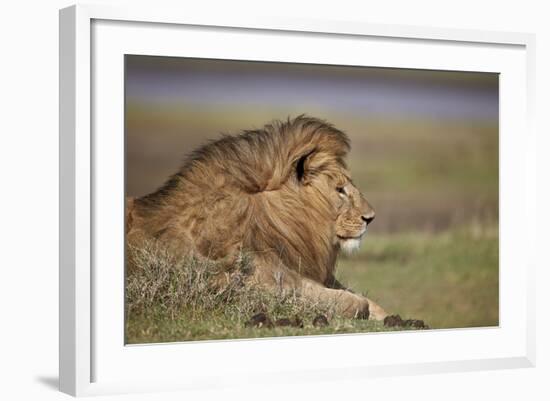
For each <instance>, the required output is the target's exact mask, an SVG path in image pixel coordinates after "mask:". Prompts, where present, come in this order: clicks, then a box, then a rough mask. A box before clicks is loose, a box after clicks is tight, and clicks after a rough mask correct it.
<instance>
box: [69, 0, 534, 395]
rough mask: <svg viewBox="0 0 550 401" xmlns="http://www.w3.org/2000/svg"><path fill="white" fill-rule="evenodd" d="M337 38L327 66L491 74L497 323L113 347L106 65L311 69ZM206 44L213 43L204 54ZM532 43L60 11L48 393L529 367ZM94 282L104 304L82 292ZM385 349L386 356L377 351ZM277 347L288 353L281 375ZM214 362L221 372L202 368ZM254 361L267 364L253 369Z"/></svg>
mask: <svg viewBox="0 0 550 401" xmlns="http://www.w3.org/2000/svg"><path fill="white" fill-rule="evenodd" d="M178 35H196V36H193V39H194V40H195V41H196V43H200V46H198V47H197V48H192V47H187V48H186V47H185V46H181V45H180V46H178V45H177V43H178V42H177V39H178V37H179V36H178ZM254 35H261V39H262V41H263V42H264V45H263V46H261V47H263V48H265V49H267V50H270V49H271V50H270V52H267V50H264V52H262V50H261V47H260V46H256V47H255V46H254V45H252V44H251V43H253V42H254V40H253V39H254ZM187 37H190V36H187ZM256 39H257V38H256ZM289 39H292V41H293V42H296V43H304V44H306V45H308V46H309V45H311V47H308V48H311V49H312V51H311V52H309V53H308V52H300V53H301V54H302V55H301V56H297V53H293V52H292V46H290V45H289V46H288V48H289V49H290V50H289V51H288V53H280V54H274V53H276V49H277V48H279V47H283V46H277V44H281V45H282V44H283V42H282V41H285V43H284V45H287V44H289V43H287V42H288V40H289ZM334 39H337V40H338V41H339V43H338V47H337V48H336V47H334V51H333V52H329V53H331V54H330V55H327V56H326V57H334V58H333V59H330V60H329V59H328V58H324V59H321V58H319V59H318V60H317V62H319V63H321V62H327V61H333V60H346V58H347V59H348V62H349V63H354V64H358V65H367V64H365V63H366V62H368V63H369V64H368V65H372V63H373V61H372V60H375V62H376V63H377V65H379V66H387V67H409V68H431V69H459V70H469V69H470V70H483V71H491V72H498V73H500V74H501V76H502V80H501V98H500V102H501V103H500V110H501V115H500V117H501V132H500V135H501V147H500V156H501V158H500V163H501V164H500V174H501V177H500V183H501V186H500V191H501V192H500V199H501V225H500V229H501V243H500V247H501V253H500V259H501V276H500V281H501V282H500V290H501V291H500V305H501V324H500V326H499V327H498V328H479V329H461V330H440V331H428V332H418V333H412V332H411V333H393V334H376V335H374V334H369V335H361V334H357V335H344V336H342V335H338V336H316V337H306V338H282V339H261V340H246V341H212V342H199V343H194V344H190V343H187V344H167V345H151V346H132V347H128V346H126V347H125V346H124V343H123V342H121V341H120V336H122V333H120V328H121V327H123V326H122V324H123V322H122V321H120V320H121V318H120V317H121V313H122V308H123V305H122V304H121V303H120V301H121V300H122V299H121V294H122V291H123V288H121V287H120V283H121V281H120V280H121V275H120V271H123V266H121V263H120V262H121V259H120V258H121V255H122V243H121V242H120V238H121V235H122V230H119V228H120V227H121V226H120V224H121V223H122V222H123V220H121V216H123V213H122V211H123V199H124V197H123V188H122V187H121V186H120V183H121V181H120V177H121V176H122V175H123V172H122V170H123V168H122V170H121V166H122V167H123V165H121V161H123V152H122V153H121V149H122V148H121V144H122V143H123V141H122V136H123V132H122V131H121V124H122V121H123V120H122V118H121V117H122V116H123V108H122V107H121V104H120V99H121V97H120V96H121V82H122V78H123V77H122V76H121V75H120V72H121V70H120V65H121V64H120V63H121V60H120V58H119V57H118V56H119V55H121V54H124V53H125V52H132V53H133V54H140V52H144V54H159V55H187V54H189V55H192V56H195V57H197V56H198V57H200V56H203V57H204V56H206V55H210V56H216V57H217V58H228V57H232V58H241V59H255V60H278V61H281V60H285V61H309V62H312V61H313V62H315V61H316V58H317V57H318V55H317V53H315V51H314V50H315V46H319V45H320V44H321V43H322V44H323V45H327V46H334V45H333V44H332V45H331V43H330V42H331V40H334ZM219 40H223V43H224V46H223V47H222V46H217V44H216V41H219ZM132 41H133V42H132ZM239 41H243V42H239ZM248 41H249V42H248ZM300 41H302V42H300ZM534 41H535V39H534V35H530V34H523V33H506V32H484V31H471V30H459V29H438V28H427V27H415V26H391V25H374V24H367V23H359V22H345V21H316V20H295V19H292V18H284V19H276V18H254V19H245V18H243V19H241V20H234V19H231V20H225V19H224V18H219V17H217V18H214V17H211V16H208V15H187V14H186V13H185V12H184V11H181V10H179V11H178V10H173V11H166V10H161V9H156V8H154V7H151V8H137V7H135V8H134V7H132V8H125V9H121V8H111V7H107V6H90V5H86V6H83V5H78V6H72V7H69V8H66V9H63V10H61V11H60V272H59V273H60V274H59V275H60V327H59V331H60V344H59V345H60V363H59V375H60V376H59V377H60V380H59V383H60V390H61V391H63V392H66V393H68V394H72V395H75V396H80V395H94V394H108V393H126V392H137V391H161V390H171V389H197V388H209V387H219V386H228V385H232V386H234V385H244V384H245V383H246V381H247V380H251V379H253V380H255V381H256V382H257V383H270V384H274V383H280V382H281V381H283V382H284V381H297V380H326V379H329V378H333V379H338V378H353V379H357V380H359V379H361V378H364V377H372V376H386V375H399V374H418V373H430V372H448V371H466V370H480V369H501V368H511V367H529V366H534V363H535V338H534V332H535V328H534V324H535V322H534V316H535V315H534V310H535V305H534V299H535V295H534V288H535V284H534V263H535V261H534V260H533V256H530V255H533V254H534V253H533V252H530V249H531V247H532V246H533V245H532V244H534V240H533V238H534V233H535V207H534V202H535V179H534V177H535V170H536V168H535V164H534V153H535V138H534V132H533V130H532V128H531V116H530V113H531V111H532V110H533V104H532V102H533V99H534V96H533V88H534ZM382 42H383V43H382ZM161 43H162V45H161ZM180 43H181V42H180ZM243 43H249V44H250V45H247V46H245V45H243ZM265 43H271V44H273V46H271V47H270V46H265ZM357 46H368V47H367V48H368V49H369V51H372V54H370V55H369V57H371V58H370V60H371V61H365V59H361V57H366V56H365V53H364V52H363V53H361V54H357V55H355V56H354V55H353V54H351V52H350V49H356V48H357ZM285 48H286V46H285ZM367 48H366V49H367ZM392 49H394V50H395V49H399V51H392ZM409 49H414V54H415V57H414V60H413V57H409V60H408V61H404V58H406V57H407V55H408V56H411V53H410V50H409ZM216 52H217V53H216ZM214 53H215V54H214ZM303 53H305V54H303ZM235 55H236V56H235ZM250 57H252V58H250ZM298 57H304V58H303V59H298ZM337 57H340V58H339V59H338V58H337ZM106 83H108V85H106ZM103 100H104V101H103ZM107 129H109V132H114V135H112V136H110V137H109V138H110V139H106V138H103V137H101V138H98V137H96V136H94V135H95V134H94V133H97V132H103V131H102V130H107ZM98 130H99V131H98ZM120 135H122V136H120ZM98 139H99V140H98ZM109 141H111V142H109ZM518 185H519V186H520V188H521V190H518ZM113 188H115V189H116V188H118V191H119V194H120V196H121V198H120V202H118V203H117V204H113V202H112V199H111V202H109V199H108V198H104V197H102V195H101V194H102V193H105V192H106V191H107V190H110V189H113ZM115 203H116V202H115ZM106 222H114V223H106ZM110 224H112V225H110ZM117 224H118V226H117ZM518 233H521V235H519V234H518ZM520 237H521V238H520ZM109 244H111V245H109ZM512 245H513V246H512ZM111 247H112V248H111ZM117 247H118V248H120V249H119V250H118V251H117V250H116V249H117ZM107 264H108V265H111V264H112V265H113V266H115V268H113V269H112V272H111V273H106V274H103V273H98V271H96V270H94V269H98V266H106V265H107ZM506 266H510V268H508V267H506ZM513 266H515V269H512V268H511V267H513ZM117 269H118V270H117ZM120 269H122V270H120ZM110 274H113V276H110ZM99 289H101V293H102V294H103V295H101V297H100V298H101V299H98V296H95V295H94V294H96V291H99ZM512 296H513V297H512ZM113 304H114V305H120V308H113V307H112V305H113ZM107 309H111V310H112V311H113V312H112V313H111V312H110V311H109V310H107ZM512 316H513V317H514V319H512V318H511V317H512ZM111 338H114V339H115V340H110V339H111ZM450 344H452V345H453V346H452V347H449V345H450ZM389 346H391V347H392V348H391V349H395V350H396V351H395V353H396V355H392V353H387V352H383V351H384V349H385V347H389ZM320 347H323V349H325V350H330V352H327V353H328V354H330V355H337V353H338V352H339V351H340V354H343V355H340V357H339V358H334V357H330V356H328V357H327V356H323V357H321V356H320V355H319V353H318V350H319V348H320ZM447 348H452V349H447ZM388 349H389V348H388ZM408 349H411V350H409V351H407V352H406V351H405V350H408ZM342 350H347V351H354V352H341V351H342ZM357 350H363V352H359V351H357ZM442 350H443V351H442ZM285 353H288V354H290V355H297V356H300V358H297V360H296V361H293V362H292V364H291V365H292V366H290V364H289V362H288V358H285V357H284V356H285ZM213 360H216V361H218V363H216V364H212V363H210V362H211V361H213ZM220 360H228V361H230V363H226V364H224V363H221V362H219V361H220ZM266 360H269V364H268V363H266V362H262V361H266ZM160 366H162V368H160ZM121 372H123V373H121ZM243 373H246V375H243Z"/></svg>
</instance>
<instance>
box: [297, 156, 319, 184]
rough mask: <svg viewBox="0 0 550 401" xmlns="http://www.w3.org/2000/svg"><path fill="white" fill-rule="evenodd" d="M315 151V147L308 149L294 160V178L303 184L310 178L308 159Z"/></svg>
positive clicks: (309, 159)
mask: <svg viewBox="0 0 550 401" xmlns="http://www.w3.org/2000/svg"><path fill="white" fill-rule="evenodd" d="M314 153H315V149H313V150H310V151H309V152H307V153H305V154H304V155H302V156H300V158H299V159H298V161H297V162H296V178H297V179H298V182H301V183H302V184H304V185H307V184H308V183H309V181H310V179H311V174H310V173H311V171H310V169H309V165H310V161H311V158H312V156H313V154H314Z"/></svg>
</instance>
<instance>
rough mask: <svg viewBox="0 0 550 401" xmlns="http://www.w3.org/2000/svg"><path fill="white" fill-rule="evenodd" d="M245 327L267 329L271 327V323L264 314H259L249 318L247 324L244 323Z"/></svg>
mask: <svg viewBox="0 0 550 401" xmlns="http://www.w3.org/2000/svg"><path fill="white" fill-rule="evenodd" d="M244 325H245V327H267V328H271V327H273V322H272V321H271V319H270V318H269V316H267V315H266V314H265V313H263V312H260V313H256V314H255V315H254V316H252V317H251V318H250V320H249V321H248V322H246V323H245V324H244Z"/></svg>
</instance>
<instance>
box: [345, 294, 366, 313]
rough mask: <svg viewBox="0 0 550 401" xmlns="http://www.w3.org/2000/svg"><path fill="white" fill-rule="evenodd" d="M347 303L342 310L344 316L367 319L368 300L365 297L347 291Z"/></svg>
mask: <svg viewBox="0 0 550 401" xmlns="http://www.w3.org/2000/svg"><path fill="white" fill-rule="evenodd" d="M347 294H349V295H350V299H349V303H348V305H347V306H346V308H345V310H344V313H343V314H344V316H345V317H349V318H353V319H368V318H369V316H370V307H369V302H368V300H367V299H366V298H363V297H361V296H358V295H356V294H352V293H350V292H347Z"/></svg>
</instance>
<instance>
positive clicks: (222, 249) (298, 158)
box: [127, 116, 349, 282]
mask: <svg viewBox="0 0 550 401" xmlns="http://www.w3.org/2000/svg"><path fill="white" fill-rule="evenodd" d="M348 151H349V140H348V138H347V136H346V135H345V134H344V133H343V132H341V131H339V130H338V129H336V128H334V127H333V126H332V125H330V124H328V123H326V122H324V121H322V120H319V119H316V118H311V117H306V116H299V117H297V118H295V119H292V120H290V119H289V120H287V121H284V122H273V123H271V124H268V125H266V126H264V127H263V128H262V129H257V130H251V131H245V132H243V133H241V134H240V135H236V136H223V137H221V138H220V139H218V140H215V141H212V142H210V143H208V144H206V145H204V146H202V147H200V148H199V149H197V150H196V151H194V152H193V153H191V154H190V156H189V157H188V158H187V160H186V161H185V162H184V164H183V166H182V167H181V169H180V170H179V171H178V172H177V173H176V174H174V175H173V176H172V177H171V178H170V179H169V180H168V181H167V182H166V183H165V184H164V185H163V186H162V187H161V188H160V189H158V190H157V191H156V192H154V193H152V194H149V195H146V196H144V197H142V198H138V199H135V201H132V202H131V203H130V204H129V206H128V210H127V235H128V239H129V240H130V241H131V240H132V238H135V237H136V236H138V235H139V236H142V235H146V236H150V237H152V238H157V239H159V240H163V241H166V242H167V243H170V244H172V246H173V247H175V248H177V249H179V250H181V251H183V252H197V253H200V254H201V255H203V256H205V257H209V258H212V259H220V258H225V257H230V256H231V255H232V254H236V253H237V252H241V251H243V250H244V251H246V252H252V253H254V254H255V255H259V256H261V257H262V258H264V260H268V261H273V262H274V263H277V261H279V263H284V265H286V266H287V267H289V268H290V269H293V270H295V271H297V272H298V273H299V274H300V275H303V276H306V277H309V278H311V279H313V280H315V281H318V282H325V281H326V280H328V279H329V278H330V277H331V276H332V273H333V270H334V265H335V260H336V255H337V251H338V249H337V247H338V245H337V244H334V239H333V238H334V224H335V218H336V215H335V213H336V211H335V210H333V209H334V208H333V207H332V206H331V203H330V202H329V198H328V191H329V188H328V187H323V185H321V184H319V183H320V182H321V181H315V180H316V178H318V177H319V176H320V175H323V174H324V175H328V176H331V177H333V178H336V179H337V178H338V176H339V175H340V176H341V175H346V176H347V170H346V168H345V163H344V157H345V156H346V154H347V153H348ZM129 222H130V223H129Z"/></svg>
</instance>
